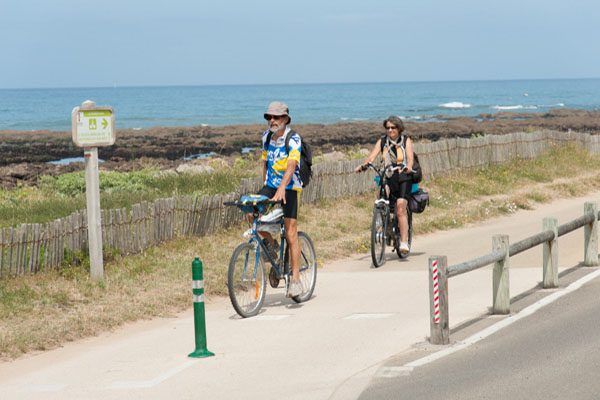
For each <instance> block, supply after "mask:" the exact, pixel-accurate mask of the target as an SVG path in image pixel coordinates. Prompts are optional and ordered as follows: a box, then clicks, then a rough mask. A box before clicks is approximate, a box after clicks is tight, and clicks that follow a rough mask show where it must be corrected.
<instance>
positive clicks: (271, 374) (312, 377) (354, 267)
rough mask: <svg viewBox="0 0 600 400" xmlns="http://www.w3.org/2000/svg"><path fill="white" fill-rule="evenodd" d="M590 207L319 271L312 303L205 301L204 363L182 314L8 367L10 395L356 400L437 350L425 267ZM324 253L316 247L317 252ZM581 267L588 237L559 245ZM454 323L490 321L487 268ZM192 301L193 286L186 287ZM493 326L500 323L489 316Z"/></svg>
mask: <svg viewBox="0 0 600 400" xmlns="http://www.w3.org/2000/svg"><path fill="white" fill-rule="evenodd" d="M598 197H599V196H595V197H593V196H588V197H587V198H584V199H577V200H570V201H560V202H556V203H553V204H552V205H545V206H542V207H540V208H539V209H538V210H535V211H520V212H517V213H515V214H514V215H511V216H509V217H504V218H499V219H495V220H492V221H488V222H486V223H483V224H481V225H477V226H470V227H467V228H464V229H457V230H452V231H447V232H439V233H435V234H431V235H422V236H417V237H416V238H415V243H414V246H413V253H412V255H411V257H409V258H408V259H407V260H406V261H401V260H399V259H398V258H397V256H396V255H395V254H394V253H389V252H388V254H387V258H388V261H387V262H386V264H385V265H384V266H383V267H381V268H379V269H373V268H372V267H371V265H370V264H371V263H370V257H369V255H368V254H360V255H356V256H354V257H351V258H349V259H346V260H341V261H337V262H334V263H330V264H327V265H325V266H324V267H323V268H321V269H319V271H318V276H317V287H316V290H315V295H314V298H313V299H311V300H310V301H309V302H307V303H304V304H299V305H298V304H296V303H294V302H292V301H291V300H288V299H285V298H284V296H283V289H276V290H274V289H271V288H269V289H268V290H267V298H266V301H265V306H264V308H263V312H262V313H261V314H260V315H259V316H257V317H254V318H249V319H241V318H239V317H238V316H237V314H235V311H234V310H233V308H232V307H231V305H230V304H229V301H228V299H226V298H225V299H223V298H221V299H217V300H213V301H210V302H209V303H208V304H207V305H206V310H207V312H206V324H207V341H208V349H209V350H210V351H212V352H213V353H215V356H214V357H210V358H206V359H199V360H198V359H190V358H188V357H187V354H189V353H190V352H192V351H193V350H194V328H193V317H192V315H193V314H192V309H191V308H190V309H189V310H188V311H186V312H184V313H182V314H181V315H179V316H177V317H176V318H169V319H156V320H153V321H147V322H141V323H136V324H132V325H129V326H126V327H123V328H121V329H119V330H118V331H116V332H115V333H110V334H104V335H101V336H100V337H96V338H91V339H86V340H82V341H78V342H76V343H72V344H67V345H65V347H63V348H60V349H56V350H53V351H48V352H45V353H41V354H37V355H32V356H28V357H26V358H24V359H21V360H17V361H14V362H3V363H0V393H2V396H1V397H2V398H3V399H81V398H86V399H103V400H107V399H125V398H127V399H142V398H143V399H164V398H167V397H170V398H178V399H188V398H189V399H191V398H198V397H200V398H211V399H213V398H216V399H228V398H245V399H259V398H260V399H276V398H277V399H279V398H288V399H330V398H331V399H346V398H347V399H352V398H357V397H358V395H359V394H360V393H361V391H362V390H363V389H364V388H365V387H366V386H367V385H368V383H369V382H370V380H371V379H373V377H374V376H375V374H376V373H377V371H378V370H379V369H380V367H381V366H383V365H385V364H386V362H388V361H389V360H390V359H391V358H393V357H397V356H398V355H399V354H404V353H406V352H410V351H414V350H415V349H417V350H421V349H423V348H425V350H424V351H434V350H435V349H431V347H435V348H439V347H438V346H429V348H427V346H426V345H422V343H423V342H424V340H425V338H426V336H427V335H428V333H429V298H428V296H429V291H428V277H427V274H428V266H427V260H428V258H429V256H431V255H447V256H448V262H449V264H454V263H458V262H461V261H465V260H467V259H470V258H474V257H477V256H480V255H483V254H485V253H487V252H489V251H490V250H491V240H492V239H491V238H492V236H493V235H494V234H498V233H503V234H509V235H510V237H511V241H516V240H520V239H523V238H524V237H526V236H529V235H531V234H534V233H537V232H539V231H541V226H542V218H543V217H545V216H559V224H561V223H564V222H567V221H569V220H571V219H574V218H576V217H578V216H580V215H581V214H582V213H583V203H584V201H592V200H593V199H595V198H598ZM317 251H318V244H317ZM541 258H542V253H541V248H538V249H534V250H531V251H528V252H525V253H522V254H520V255H518V256H516V257H514V258H511V270H510V284H511V296H515V295H517V294H519V293H523V292H526V291H528V290H530V289H531V288H533V287H535V286H536V285H537V284H538V282H540V281H541V279H542V270H541V264H542V261H541ZM582 259H583V232H582V230H579V231H577V232H575V233H572V234H568V235H565V236H564V237H561V238H560V239H559V265H560V267H561V268H560V269H561V270H562V271H564V270H565V269H567V268H570V267H572V266H573V265H576V264H577V263H579V262H581V261H582ZM449 291H450V292H449V304H450V326H451V328H455V327H457V326H459V325H461V324H462V323H464V322H467V321H470V320H472V319H474V318H478V317H481V316H482V315H485V314H486V313H487V311H488V308H489V306H490V304H491V298H492V293H491V292H492V272H491V269H490V267H487V268H484V269H482V270H478V271H474V272H471V273H468V274H464V275H461V276H458V277H454V278H451V279H450V281H449ZM190 305H191V290H190ZM491 318H495V317H491Z"/></svg>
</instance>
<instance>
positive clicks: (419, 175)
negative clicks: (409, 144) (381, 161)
mask: <svg viewBox="0 0 600 400" xmlns="http://www.w3.org/2000/svg"><path fill="white" fill-rule="evenodd" d="M386 137H387V135H385V136H383V137H382V138H381V152H382V153H383V149H384V147H385V140H386ZM407 138H408V136H406V135H404V137H403V138H402V146H403V147H404V148H406V139H407ZM396 151H397V150H396ZM412 169H413V171H415V172H414V173H413V174H412V181H413V183H419V182H421V181H422V180H423V170H422V169H421V164H419V156H418V155H417V153H415V151H414V150H413V166H412Z"/></svg>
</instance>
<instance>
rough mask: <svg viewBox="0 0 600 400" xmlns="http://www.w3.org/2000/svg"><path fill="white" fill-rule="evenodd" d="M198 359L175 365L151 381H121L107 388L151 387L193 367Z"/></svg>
mask: <svg viewBox="0 0 600 400" xmlns="http://www.w3.org/2000/svg"><path fill="white" fill-rule="evenodd" d="M198 361H199V360H191V361H188V362H186V363H185V364H181V365H180V366H178V367H175V368H173V369H171V370H169V371H167V372H165V373H164V374H162V375H160V376H158V377H156V378H154V379H152V380H149V381H119V382H115V383H113V384H112V385H109V386H107V387H106V389H111V390H113V389H147V388H151V387H153V386H156V385H158V384H160V383H162V382H164V381H166V380H167V379H169V378H171V377H172V376H175V375H177V374H178V373H180V372H181V371H183V370H184V369H186V368H188V367H191V366H192V365H194V364H195V363H197V362H198Z"/></svg>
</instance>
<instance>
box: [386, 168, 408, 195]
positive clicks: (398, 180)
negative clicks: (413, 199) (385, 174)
mask: <svg viewBox="0 0 600 400" xmlns="http://www.w3.org/2000/svg"><path fill="white" fill-rule="evenodd" d="M387 185H388V186H389V188H390V194H391V195H392V196H393V197H394V198H396V199H405V200H408V198H409V197H410V192H411V191H412V177H411V176H410V175H407V174H400V173H398V171H394V174H393V175H392V177H391V178H389V179H387Z"/></svg>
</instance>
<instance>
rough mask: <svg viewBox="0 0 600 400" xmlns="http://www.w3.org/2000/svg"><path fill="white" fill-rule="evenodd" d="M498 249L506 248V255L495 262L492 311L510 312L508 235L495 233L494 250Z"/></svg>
mask: <svg viewBox="0 0 600 400" xmlns="http://www.w3.org/2000/svg"><path fill="white" fill-rule="evenodd" d="M496 250H504V251H505V255H504V259H503V260H501V261H498V262H495V263H494V278H493V283H492V285H493V299H492V304H493V306H492V313H493V314H508V313H509V312H510V291H509V280H508V267H509V264H510V261H509V260H510V256H509V245H508V235H494V237H493V238H492V251H496Z"/></svg>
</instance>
